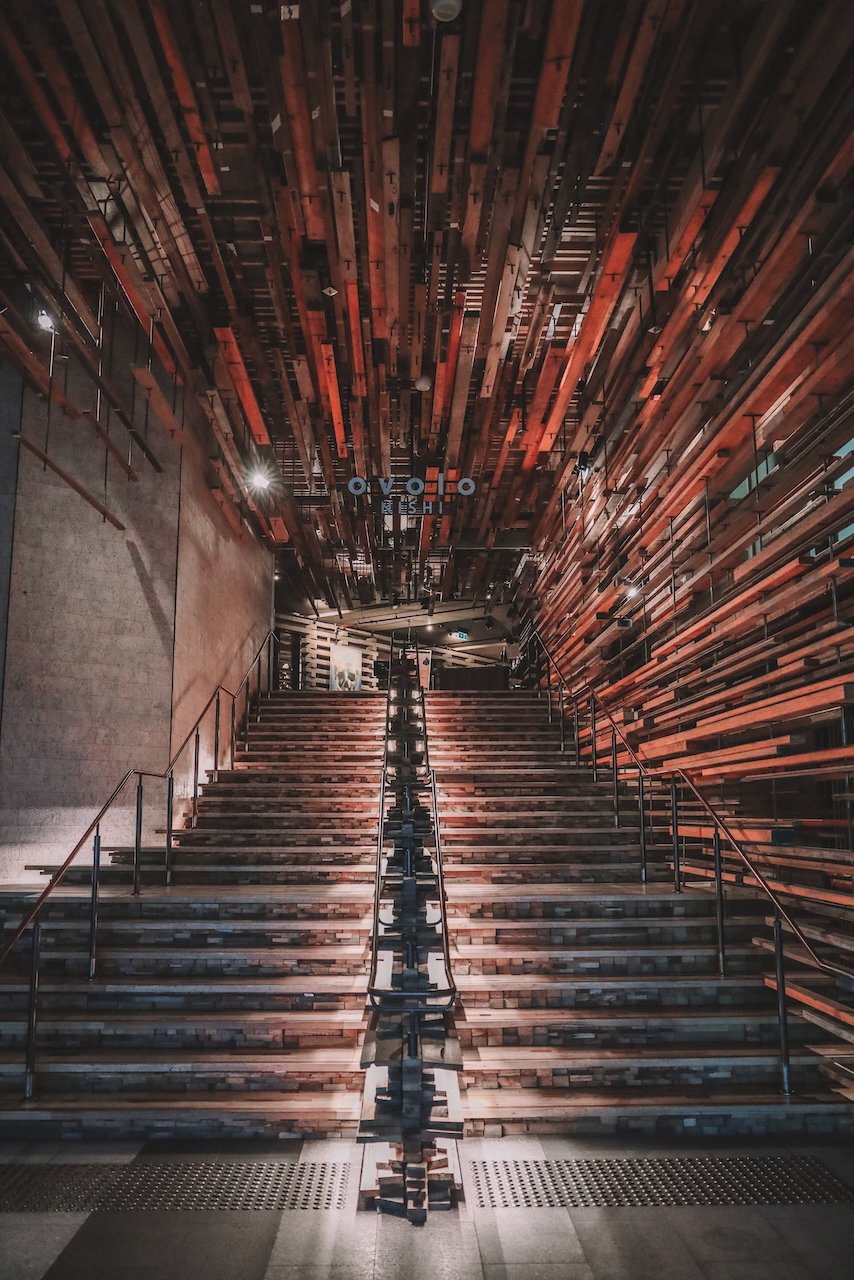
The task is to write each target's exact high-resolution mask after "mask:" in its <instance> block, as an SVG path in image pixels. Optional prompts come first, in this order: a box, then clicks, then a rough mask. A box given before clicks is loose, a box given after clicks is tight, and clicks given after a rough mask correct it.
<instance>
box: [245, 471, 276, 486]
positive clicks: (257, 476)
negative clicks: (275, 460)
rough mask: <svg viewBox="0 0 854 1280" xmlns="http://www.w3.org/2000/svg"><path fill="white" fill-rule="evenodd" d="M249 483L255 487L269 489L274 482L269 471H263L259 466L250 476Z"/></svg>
mask: <svg viewBox="0 0 854 1280" xmlns="http://www.w3.org/2000/svg"><path fill="white" fill-rule="evenodd" d="M249 484H250V486H251V488H253V489H262V490H263V489H269V487H270V485H271V484H272V481H271V479H270V477H269V476H268V475H267V472H266V471H261V470H260V468H259V469H258V470H257V471H253V472H252V474H251V476H250V477H249Z"/></svg>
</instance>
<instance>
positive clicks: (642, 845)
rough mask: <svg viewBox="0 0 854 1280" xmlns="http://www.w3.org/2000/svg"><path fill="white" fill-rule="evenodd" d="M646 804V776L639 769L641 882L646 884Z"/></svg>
mask: <svg viewBox="0 0 854 1280" xmlns="http://www.w3.org/2000/svg"><path fill="white" fill-rule="evenodd" d="M645 809H646V805H645V803H644V778H643V772H642V770H641V769H638V816H639V818H640V860H641V884H646V880H647V869H646V813H645Z"/></svg>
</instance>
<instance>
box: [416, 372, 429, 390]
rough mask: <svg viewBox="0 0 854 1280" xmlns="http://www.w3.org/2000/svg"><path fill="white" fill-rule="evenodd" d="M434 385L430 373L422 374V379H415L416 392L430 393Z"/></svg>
mask: <svg viewBox="0 0 854 1280" xmlns="http://www.w3.org/2000/svg"><path fill="white" fill-rule="evenodd" d="M432 385H433V379H432V378H431V377H430V375H429V373H422V374H421V375H420V377H418V378H416V379H415V390H416V391H429V390H430V388H431V387H432Z"/></svg>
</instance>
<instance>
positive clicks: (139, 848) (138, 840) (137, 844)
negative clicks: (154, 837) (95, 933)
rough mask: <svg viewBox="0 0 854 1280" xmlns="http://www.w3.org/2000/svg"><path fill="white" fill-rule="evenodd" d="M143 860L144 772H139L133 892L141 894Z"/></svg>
mask: <svg viewBox="0 0 854 1280" xmlns="http://www.w3.org/2000/svg"><path fill="white" fill-rule="evenodd" d="M141 861H142V774H141V773H140V774H137V783H136V824H135V827H134V836H133V894H134V897H138V896H139V870H140V863H141Z"/></svg>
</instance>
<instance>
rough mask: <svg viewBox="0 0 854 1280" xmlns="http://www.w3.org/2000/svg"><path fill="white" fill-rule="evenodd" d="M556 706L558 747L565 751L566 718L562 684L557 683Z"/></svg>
mask: <svg viewBox="0 0 854 1280" xmlns="http://www.w3.org/2000/svg"><path fill="white" fill-rule="evenodd" d="M557 708H558V715H559V716H560V749H561V751H562V752H563V751H566V720H565V718H564V705H563V685H562V684H559V685H558V689H557Z"/></svg>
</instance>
